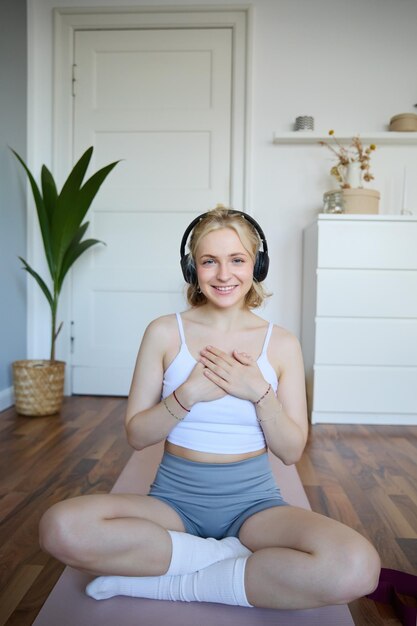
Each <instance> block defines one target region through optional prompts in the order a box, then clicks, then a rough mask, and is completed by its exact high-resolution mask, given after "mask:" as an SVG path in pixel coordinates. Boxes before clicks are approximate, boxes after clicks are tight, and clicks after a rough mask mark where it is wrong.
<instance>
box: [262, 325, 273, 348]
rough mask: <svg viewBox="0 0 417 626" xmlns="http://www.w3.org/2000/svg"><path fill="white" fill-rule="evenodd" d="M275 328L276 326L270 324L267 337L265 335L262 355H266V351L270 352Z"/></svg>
mask: <svg viewBox="0 0 417 626" xmlns="http://www.w3.org/2000/svg"><path fill="white" fill-rule="evenodd" d="M273 327H274V324H273V323H272V322H269V326H268V330H267V331H266V335H265V341H264V345H263V348H262V355H264V354H266V351H267V350H268V344H269V340H270V338H271V334H272V329H273Z"/></svg>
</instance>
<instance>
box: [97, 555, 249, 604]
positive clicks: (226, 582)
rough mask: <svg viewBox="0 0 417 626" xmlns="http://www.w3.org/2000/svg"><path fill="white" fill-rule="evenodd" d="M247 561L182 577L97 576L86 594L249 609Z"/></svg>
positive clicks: (221, 564)
mask: <svg viewBox="0 0 417 626" xmlns="http://www.w3.org/2000/svg"><path fill="white" fill-rule="evenodd" d="M248 558H249V557H247V556H246V557H239V558H237V559H227V560H225V561H219V562H218V563H214V564H213V565H210V567H206V568H205V569H202V570H200V571H198V572H194V573H193V574H183V575H182V576H166V575H165V576H143V577H136V576H101V577H100V578H96V579H95V580H93V581H92V582H91V583H89V584H88V585H87V588H86V593H87V595H88V596H90V597H91V598H94V599H95V600H105V599H107V598H112V597H113V596H131V597H134V598H151V599H153V600H171V601H176V600H181V601H182V602H218V603H220V604H233V605H237V606H247V607H250V606H252V605H251V604H249V602H248V599H247V597H246V592H245V567H246V561H247V560H248Z"/></svg>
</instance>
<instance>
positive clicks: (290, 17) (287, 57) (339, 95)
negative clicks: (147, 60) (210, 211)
mask: <svg viewBox="0 0 417 626" xmlns="http://www.w3.org/2000/svg"><path fill="white" fill-rule="evenodd" d="M219 5H220V3H219V2H207V0H206V1H205V2H204V1H203V0H201V1H198V0H193V1H191V0H189V1H187V0H182V2H181V6H182V7H196V6H197V7H213V8H217V7H218V6H219ZM72 6H73V7H77V8H78V7H80V6H82V7H83V8H89V7H112V8H117V7H118V6H120V7H129V6H146V7H157V6H160V7H165V6H166V7H177V6H178V3H177V2H174V1H172V0H158V2H151V1H150V0H147V2H145V1H143V0H83V1H82V0H30V1H29V2H28V8H29V146H28V148H29V152H28V158H29V162H30V164H31V165H32V167H33V168H34V169H35V171H38V170H39V168H40V166H41V164H42V163H47V164H50V163H51V160H52V148H51V146H52V74H53V71H52V59H53V54H52V34H53V20H52V10H53V8H54V7H72ZM223 6H228V7H242V6H244V7H251V8H252V9H253V10H252V12H251V19H252V26H251V34H250V41H249V65H250V74H251V87H250V94H251V95H250V102H249V111H250V115H249V147H250V163H251V166H250V172H249V190H250V197H249V203H248V207H247V208H248V209H249V211H250V212H252V213H253V214H254V216H255V217H256V219H258V220H259V221H260V223H261V224H262V226H263V228H264V230H265V232H266V235H267V239H268V243H269V248H270V253H271V271H270V277H269V279H268V286H269V288H270V289H271V290H272V291H273V292H274V296H273V298H271V299H270V300H269V302H268V304H267V306H266V309H265V310H264V311H263V315H264V316H265V317H267V318H268V319H272V320H274V321H275V322H276V323H279V324H282V325H284V326H286V327H287V328H289V329H290V330H292V331H294V332H295V333H296V334H299V330H300V307H301V262H302V258H301V256H302V255H301V243H302V230H303V227H304V226H305V225H306V224H308V223H310V222H311V221H312V220H313V219H314V216H315V215H316V214H317V212H318V210H319V208H320V206H321V200H322V195H323V192H324V191H326V190H327V189H329V187H330V186H331V185H332V182H331V179H330V177H329V175H328V170H329V168H330V166H331V164H332V162H331V159H330V158H329V153H328V152H327V150H326V149H325V148H322V147H320V146H315V145H313V146H309V147H305V146H285V147H284V146H277V145H273V144H272V136H273V133H274V131H278V132H279V131H288V130H291V129H292V126H293V122H294V119H295V117H296V116H297V115H313V116H314V117H315V122H316V129H317V130H323V131H324V132H327V131H328V130H329V129H330V128H333V129H335V131H336V133H337V132H338V131H339V132H340V133H342V132H344V131H346V130H348V131H349V132H350V131H351V132H352V133H357V132H359V133H361V132H362V133H365V132H367V131H379V130H386V128H387V125H388V123H389V120H390V118H391V117H392V116H393V115H395V114H397V113H403V112H407V111H411V112H413V111H414V112H417V109H413V104H414V103H416V102H417V93H416V91H415V59H416V58H417V37H416V25H417V2H416V1H415V0H253V2H247V3H244V4H242V2H238V1H237V0H229V1H228V2H227V5H223ZM405 167H407V180H408V183H409V186H408V203H407V204H408V206H407V207H406V208H409V209H410V208H411V209H413V208H414V212H415V213H417V183H416V182H412V179H414V180H415V181H417V148H416V147H415V146H414V147H393V146H381V147H377V152H376V153H375V155H374V157H373V171H374V174H375V179H376V180H375V181H374V183H373V187H374V188H377V189H379V190H380V192H381V195H382V200H381V207H380V210H381V212H382V213H399V212H400V210H401V208H402V206H401V203H402V192H403V178H404V168H405ZM235 208H240V207H235ZM32 218H33V215H32V216H30V219H32ZM32 226H33V221H32ZM29 232H36V231H35V229H34V228H33V227H32V228H31V222H30V221H29ZM29 257H30V258H32V260H33V259H34V258H38V257H39V258H40V259H41V258H42V255H41V252H40V248H39V242H38V239H37V237H36V235H32V237H31V239H30V240H29ZM38 266H39V263H38ZM29 306H30V307H31V311H32V312H33V313H32V315H31V316H30V325H29V335H30V338H29V357H30V356H34V357H41V356H46V355H47V350H48V345H49V336H48V331H49V325H48V323H47V320H46V321H45V322H43V321H42V313H45V309H44V306H45V305H44V303H43V301H42V298H41V296H40V295H39V294H37V293H36V289H34V287H33V285H32V286H31V291H30V293H29ZM64 340H65V338H64ZM41 353H42V354H41Z"/></svg>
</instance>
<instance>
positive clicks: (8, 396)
mask: <svg viewBox="0 0 417 626" xmlns="http://www.w3.org/2000/svg"><path fill="white" fill-rule="evenodd" d="M13 404H14V394H13V387H9V388H8V389H3V391H0V411H4V410H5V409H8V408H9V407H11V406H13Z"/></svg>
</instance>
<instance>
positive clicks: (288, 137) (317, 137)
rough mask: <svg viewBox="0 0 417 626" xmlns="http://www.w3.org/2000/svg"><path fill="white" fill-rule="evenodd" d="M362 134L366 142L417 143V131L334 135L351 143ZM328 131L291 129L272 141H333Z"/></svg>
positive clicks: (284, 143) (342, 141) (380, 143)
mask: <svg viewBox="0 0 417 626" xmlns="http://www.w3.org/2000/svg"><path fill="white" fill-rule="evenodd" d="M358 134H359V135H360V138H361V139H362V141H363V142H364V143H375V144H376V145H410V146H411V145H417V132H407V133H405V132H404V133H395V132H390V131H379V132H377V131H376V132H371V133H369V132H364V133H358V132H352V133H342V134H337V135H336V134H335V135H334V137H335V138H336V139H337V140H338V141H339V142H340V143H343V144H345V143H350V142H351V140H352V137H354V136H355V135H358ZM331 139H332V137H330V136H329V135H328V134H327V133H326V134H323V133H321V132H318V131H289V132H282V133H278V132H275V133H274V135H273V140H272V142H273V143H274V144H281V145H288V144H317V143H318V142H319V141H329V140H330V141H331Z"/></svg>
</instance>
